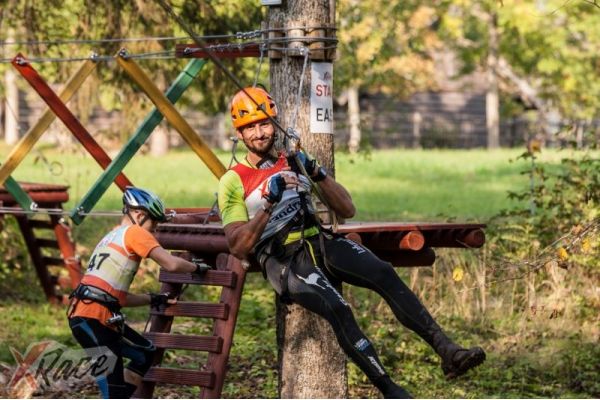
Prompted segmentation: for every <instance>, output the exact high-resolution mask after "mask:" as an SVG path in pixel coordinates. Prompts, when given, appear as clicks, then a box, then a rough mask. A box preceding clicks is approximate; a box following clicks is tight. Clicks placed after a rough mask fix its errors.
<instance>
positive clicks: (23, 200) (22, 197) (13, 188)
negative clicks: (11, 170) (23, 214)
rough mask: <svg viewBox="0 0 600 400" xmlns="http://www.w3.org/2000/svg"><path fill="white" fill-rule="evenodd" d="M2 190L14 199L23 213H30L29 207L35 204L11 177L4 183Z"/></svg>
mask: <svg viewBox="0 0 600 400" xmlns="http://www.w3.org/2000/svg"><path fill="white" fill-rule="evenodd" d="M4 188H5V189H6V190H7V191H8V193H10V194H11V195H12V197H14V198H15V200H16V201H17V203H19V205H20V206H21V208H23V210H25V211H32V209H31V206H32V205H33V204H35V203H34V202H33V200H31V197H29V195H28V194H27V192H26V191H25V190H23V188H22V187H21V186H20V185H19V184H18V183H17V181H15V180H14V178H12V177H11V176H9V177H8V178H6V181H4Z"/></svg>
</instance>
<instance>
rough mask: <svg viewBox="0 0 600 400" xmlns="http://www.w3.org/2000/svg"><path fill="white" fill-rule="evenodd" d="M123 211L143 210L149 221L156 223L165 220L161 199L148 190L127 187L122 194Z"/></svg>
mask: <svg viewBox="0 0 600 400" xmlns="http://www.w3.org/2000/svg"><path fill="white" fill-rule="evenodd" d="M123 206H124V207H125V210H127V209H133V210H144V211H146V212H147V213H148V216H149V217H150V219H152V220H154V221H158V222H164V221H166V220H167V216H166V215H165V205H164V204H163V202H162V201H161V199H160V198H159V197H158V196H157V195H155V194H154V193H152V192H151V191H149V190H145V189H140V188H136V187H133V186H128V187H127V188H126V189H125V192H124V193H123Z"/></svg>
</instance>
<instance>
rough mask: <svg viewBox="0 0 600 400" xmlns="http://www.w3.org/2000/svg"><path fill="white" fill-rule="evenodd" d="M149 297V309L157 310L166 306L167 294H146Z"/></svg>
mask: <svg viewBox="0 0 600 400" xmlns="http://www.w3.org/2000/svg"><path fill="white" fill-rule="evenodd" d="M148 294H149V295H150V307H152V308H154V309H155V310H157V311H158V310H159V309H160V306H162V305H165V304H167V302H168V300H169V293H148Z"/></svg>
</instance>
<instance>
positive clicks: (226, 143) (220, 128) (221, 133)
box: [215, 113, 232, 151]
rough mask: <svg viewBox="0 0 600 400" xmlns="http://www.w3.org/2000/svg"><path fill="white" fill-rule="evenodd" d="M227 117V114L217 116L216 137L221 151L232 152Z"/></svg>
mask: <svg viewBox="0 0 600 400" xmlns="http://www.w3.org/2000/svg"><path fill="white" fill-rule="evenodd" d="M226 120H227V115H226V114H225V113H218V114H217V115H215V125H216V127H215V128H216V135H217V142H218V146H219V148H220V149H221V150H225V151H227V150H231V144H232V142H231V140H230V139H229V133H230V132H229V130H228V129H227V124H226Z"/></svg>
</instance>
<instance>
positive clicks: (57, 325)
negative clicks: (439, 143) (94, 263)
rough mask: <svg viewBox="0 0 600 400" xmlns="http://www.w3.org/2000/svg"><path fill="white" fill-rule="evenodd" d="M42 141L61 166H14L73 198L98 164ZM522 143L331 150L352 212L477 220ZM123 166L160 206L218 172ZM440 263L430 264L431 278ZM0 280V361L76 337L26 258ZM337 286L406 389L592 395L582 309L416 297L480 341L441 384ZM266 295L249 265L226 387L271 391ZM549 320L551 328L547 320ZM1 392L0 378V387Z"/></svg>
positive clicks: (235, 392)
mask: <svg viewBox="0 0 600 400" xmlns="http://www.w3.org/2000/svg"><path fill="white" fill-rule="evenodd" d="M42 151H43V154H44V156H45V157H46V158H47V160H48V161H49V162H59V163H60V164H61V166H62V167H63V168H62V173H61V174H60V175H56V176H55V175H52V174H51V173H50V172H49V170H48V168H47V167H46V166H44V165H43V163H41V162H39V161H38V162H37V163H34V155H30V156H28V157H27V159H26V160H25V162H24V163H23V165H22V166H20V167H19V168H18V169H17V171H16V172H15V174H14V177H15V178H17V179H18V180H28V181H35V182H48V183H61V184H68V185H70V186H71V189H70V195H71V201H70V202H69V204H68V206H69V207H72V206H73V205H74V204H75V202H76V200H77V199H79V198H81V196H83V194H84V193H85V192H86V191H87V189H88V188H89V187H90V186H91V184H92V183H93V182H94V180H95V179H96V177H97V176H98V175H99V174H100V168H99V167H98V166H97V165H96V164H95V163H94V162H93V161H92V160H91V159H90V157H89V156H85V155H83V154H62V153H60V152H58V151H56V150H52V149H47V150H42ZM520 152H521V151H520V150H498V151H492V152H488V151H483V150H427V151H420V150H419V151H414V150H386V151H374V152H373V153H372V154H371V158H370V159H367V158H365V157H363V156H350V155H348V154H344V153H340V154H336V166H337V176H338V180H339V181H340V182H341V183H343V184H344V185H345V186H346V187H347V188H348V189H349V191H350V192H351V194H352V195H353V198H354V200H355V203H356V206H357V209H358V214H357V216H356V218H355V219H356V220H395V221H416V220H429V221H433V220H447V219H456V220H463V221H465V220H476V221H480V222H486V221H487V220H488V219H490V218H491V217H492V216H494V215H495V214H497V213H498V212H499V211H500V210H502V209H505V208H509V207H511V206H514V205H515V204H514V203H512V202H511V201H510V200H509V199H508V197H507V191H509V190H511V191H520V190H524V189H526V188H527V187H528V185H529V180H528V177H527V176H526V175H522V174H521V173H520V172H521V171H522V170H525V169H526V168H527V167H528V163H529V162H528V161H527V162H526V161H523V160H518V161H515V162H511V160H515V159H516V157H517V156H518V155H519V154H520ZM7 153H8V149H7V148H6V147H0V160H1V159H2V158H4V157H5V155H6V154H7ZM565 155H566V153H564V152H559V151H544V152H543V153H542V154H541V155H540V159H539V160H538V162H546V163H557V162H558V161H559V159H560V158H561V157H563V156H565ZM219 157H220V158H221V159H222V160H223V162H224V163H226V164H227V163H228V161H229V160H228V158H229V154H227V153H219ZM125 172H126V173H127V175H128V176H129V178H130V179H131V180H132V181H133V182H134V183H135V184H137V185H139V186H142V187H148V188H150V189H153V190H155V191H156V192H158V193H159V194H160V195H161V196H162V197H163V198H165V200H166V203H167V205H168V206H172V207H198V206H210V205H212V203H213V202H214V192H215V191H216V189H217V180H216V179H215V178H214V177H213V176H212V175H211V174H210V172H208V170H207V169H206V168H205V167H204V165H203V164H202V163H201V161H200V160H199V159H198V158H197V157H196V156H195V155H194V154H192V153H191V152H189V151H174V152H171V153H170V154H169V155H167V156H166V157H161V158H153V157H150V156H138V157H136V158H134V160H133V161H132V163H131V164H130V165H129V166H128V167H127V168H126V170H125ZM120 201H121V200H120V193H119V191H118V189H117V188H116V187H114V185H113V187H111V189H110V190H109V192H108V193H107V195H106V196H105V197H104V198H103V199H101V201H100V202H99V204H98V206H97V209H98V210H118V209H120ZM115 222H116V220H115V219H111V218H97V217H96V218H88V219H87V220H86V221H85V222H84V223H83V224H82V225H81V226H77V227H75V228H74V235H75V238H76V239H77V241H78V243H79V244H80V247H79V248H78V251H79V252H80V253H81V254H83V255H84V258H85V255H86V254H89V252H90V249H91V248H92V246H94V245H95V243H96V242H97V240H98V239H99V238H100V236H101V235H102V234H103V233H104V232H105V231H106V230H107V229H108V228H109V226H110V225H111V224H114V223H115ZM5 232H6V230H5ZM453 254H454V253H453ZM440 256H441V257H445V258H447V259H451V257H450V256H449V255H448V254H446V253H445V252H440ZM477 257H479V256H478V255H475V256H473V259H476V258H477ZM465 260H466V259H465ZM465 260H462V261H465ZM469 262H471V261H469ZM473 262H474V261H473ZM436 265H437V263H436ZM442 265H443V264H442ZM145 268H146V271H147V273H146V275H144V278H143V279H140V278H138V279H136V283H135V285H134V287H133V291H136V292H147V291H149V290H156V289H157V284H156V282H153V280H154V279H155V276H156V266H155V265H151V264H147V265H145ZM440 268H441V267H440ZM425 271H430V270H429V269H427V270H425ZM441 272H442V271H438V278H437V279H438V280H440V277H441V276H442V273H441ZM445 273H446V274H448V271H446V272H445ZM449 274H450V275H451V271H450V272H449ZM400 275H401V276H402V278H403V279H405V281H406V282H408V281H409V280H410V276H409V271H407V270H402V271H400ZM433 278H435V277H433ZM420 279H421V280H422V281H423V282H431V280H432V275H431V274H430V273H429V272H423V274H422V275H421V277H420ZM0 289H1V290H2V291H1V292H0V293H1V294H0V300H1V303H0V367H2V363H5V365H6V364H8V365H14V360H13V359H12V356H11V354H10V351H9V346H12V347H14V348H16V349H17V350H18V351H20V352H23V351H24V350H25V349H26V348H27V346H28V345H29V344H30V343H32V342H35V341H41V340H46V339H53V340H57V341H59V342H61V343H64V344H67V345H74V341H73V339H72V338H71V335H70V331H69V329H68V327H67V324H66V320H65V316H64V309H63V308H60V307H51V306H48V305H46V304H45V300H44V298H43V295H42V291H41V289H40V288H39V287H38V284H37V279H36V277H35V274H34V272H33V270H32V268H22V269H21V270H19V273H15V274H14V276H12V277H9V278H5V280H4V281H2V282H0ZM345 293H346V296H347V297H348V298H349V301H350V303H351V304H353V306H354V308H355V311H356V317H357V320H358V322H359V324H361V326H362V327H363V328H364V329H365V331H366V332H367V335H368V336H369V337H370V338H371V339H372V340H373V342H374V344H375V346H376V348H377V349H378V350H379V352H380V354H381V358H382V360H383V362H384V364H385V365H386V366H387V367H388V368H389V370H390V373H391V375H392V377H393V378H394V379H395V380H397V381H398V382H399V383H400V384H402V385H404V386H405V387H406V388H407V389H408V390H409V391H411V392H413V393H414V394H415V395H418V396H420V397H447V398H463V397H464V398H494V397H505V398H512V397H572V398H579V397H581V398H589V397H598V396H600V387H599V386H598V382H599V381H600V379H599V377H600V370H598V365H599V364H598V360H599V359H600V353H598V346H597V343H594V342H593V341H591V340H590V336H589V335H585V334H583V333H581V332H579V331H578V330H577V329H572V328H570V327H571V326H572V325H570V324H571V323H576V324H580V323H582V321H581V320H580V321H575V322H574V321H573V320H570V319H569V320H564V322H563V321H562V320H553V321H547V320H544V322H543V323H542V322H540V321H531V320H529V319H526V318H524V317H523V314H517V313H516V314H515V315H510V314H508V315H507V314H504V315H500V316H498V315H497V314H492V313H490V314H489V315H482V316H478V317H476V318H469V319H465V318H461V317H459V316H453V315H448V314H445V313H440V312H438V311H437V310H440V309H452V307H450V306H449V305H447V304H444V303H445V302H449V301H456V298H453V299H451V298H450V297H443V296H437V297H435V296H434V297H435V300H431V299H430V298H429V297H428V296H423V298H424V302H425V303H426V304H427V305H428V306H429V307H430V308H431V309H432V312H433V313H434V315H435V316H436V318H438V319H439V321H440V323H441V324H442V325H443V326H444V327H445V328H447V330H448V331H449V332H452V335H453V336H454V337H455V338H456V339H459V340H460V342H462V343H465V344H480V345H482V346H483V347H485V348H486V349H487V350H488V354H489V358H488V361H487V362H486V363H485V364H484V365H483V366H482V367H481V368H479V369H478V370H477V371H475V372H474V373H472V374H469V377H468V378H466V379H460V380H457V381H455V382H451V383H448V382H447V381H446V380H445V379H444V378H443V377H442V374H441V371H440V368H439V361H438V359H437V357H436V356H435V355H434V354H433V352H432V351H431V349H430V348H429V347H428V346H427V345H426V344H424V343H423V342H422V341H421V340H420V339H419V338H418V337H416V335H414V334H413V333H412V332H409V331H408V330H406V329H403V328H401V327H400V326H399V324H398V323H397V321H396V320H395V319H394V318H393V316H392V315H391V313H390V312H389V310H387V311H385V310H386V309H387V308H386V307H385V305H384V306H382V301H381V299H380V298H379V297H378V296H377V295H375V294H372V293H365V291H363V290H361V289H354V288H352V289H347V290H346V291H345ZM434 294H435V293H434ZM215 295H216V294H215V293H213V292H211V291H210V290H208V291H202V290H199V289H197V288H193V289H192V288H190V290H189V291H188V292H186V295H185V296H186V299H188V300H190V299H194V300H199V299H202V298H205V297H206V296H209V297H210V296H213V297H214V296H215ZM273 299H274V296H273V292H272V289H270V287H269V286H268V285H267V283H266V282H265V281H264V280H263V279H262V276H260V274H251V275H250V276H249V277H248V282H247V284H246V287H245V291H244V297H243V299H242V308H241V310H240V315H239V319H238V324H237V330H236V336H235V338H234V341H235V344H234V346H233V348H232V352H231V358H230V370H229V372H228V378H227V381H226V384H225V388H224V393H223V396H224V397H230V398H244V397H268V398H271V397H277V368H276V364H277V354H276V345H275V343H276V342H275V317H274V301H273ZM494 301H498V300H497V299H494V298H490V299H489V303H490V304H492V305H493V304H494ZM500 301H501V300H500ZM444 306H447V307H446V308H444ZM491 308H493V307H492V306H490V309H491ZM382 310H383V311H382ZM375 314H376V315H377V317H376V318H374V317H373V315H375ZM146 317H147V314H146V310H145V309H144V308H140V309H136V310H132V311H130V312H128V318H129V321H130V322H131V323H132V324H133V325H134V326H135V327H136V328H137V329H142V328H143V326H144V323H145V321H146ZM496 318H497V319H496ZM544 324H554V325H544ZM563 325H564V326H563ZM549 326H550V327H553V328H552V329H548V327H549ZM573 326H574V325H573ZM173 329H174V330H175V331H177V332H181V333H199V332H201V331H202V330H204V329H207V325H205V324H202V323H191V321H189V320H185V319H181V321H178V322H176V324H175V326H174V328H173ZM590 329H591V328H590ZM592 330H593V329H592ZM588 331H589V329H588ZM511 338H512V339H511ZM167 361H168V362H169V363H171V364H173V365H178V364H179V363H187V365H188V367H194V366H196V365H197V364H198V362H201V359H195V358H193V356H192V355H191V354H189V353H185V352H171V353H169V354H168V356H167ZM1 373H2V369H1V368H0V374H1ZM349 383H350V395H351V397H378V396H379V394H378V393H377V391H376V390H374V389H373V388H372V386H371V385H370V384H369V383H368V382H367V381H366V378H365V377H364V375H363V374H362V373H361V372H360V371H358V370H357V369H356V367H354V366H353V365H352V364H350V366H349ZM2 395H3V393H2V390H1V389H0V397H2ZM156 395H157V396H160V397H197V396H198V390H197V389H195V388H174V387H160V388H159V389H158V391H157V392H156ZM49 396H50V397H65V396H66V397H90V396H92V397H94V396H96V392H95V389H94V388H93V387H92V388H88V390H84V391H80V392H66V393H51V394H48V393H46V394H45V397H49Z"/></svg>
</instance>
